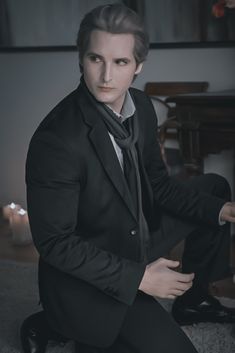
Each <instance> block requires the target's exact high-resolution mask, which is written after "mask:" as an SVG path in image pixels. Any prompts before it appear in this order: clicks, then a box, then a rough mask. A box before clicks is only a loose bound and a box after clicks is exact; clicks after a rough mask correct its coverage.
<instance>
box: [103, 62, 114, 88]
mask: <svg viewBox="0 0 235 353" xmlns="http://www.w3.org/2000/svg"><path fill="white" fill-rule="evenodd" d="M112 79H113V78H112V66H111V64H109V63H106V64H104V67H103V81H104V83H108V82H110V81H112Z"/></svg>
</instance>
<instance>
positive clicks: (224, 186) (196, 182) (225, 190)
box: [190, 173, 231, 201]
mask: <svg viewBox="0 0 235 353" xmlns="http://www.w3.org/2000/svg"><path fill="white" fill-rule="evenodd" d="M190 183H192V184H191V185H192V186H193V187H194V188H196V189H198V190H200V191H204V192H207V193H210V194H211V195H214V196H217V197H220V198H222V199H224V200H225V201H229V200H231V188H230V185H229V183H228V181H227V180H226V179H225V178H224V177H223V176H222V175H219V174H215V173H208V174H203V175H200V176H197V177H195V178H192V179H191V181H190Z"/></svg>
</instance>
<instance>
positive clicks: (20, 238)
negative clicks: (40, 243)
mask: <svg viewBox="0 0 235 353" xmlns="http://www.w3.org/2000/svg"><path fill="white" fill-rule="evenodd" d="M10 226H11V230H12V243H13V244H15V245H26V244H29V243H31V242H32V236H31V232H30V227H29V218H28V213H27V211H25V210H24V209H23V208H20V209H19V210H18V211H16V212H14V213H13V214H12V216H11V218H10Z"/></svg>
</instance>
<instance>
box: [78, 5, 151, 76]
mask: <svg viewBox="0 0 235 353" xmlns="http://www.w3.org/2000/svg"><path fill="white" fill-rule="evenodd" d="M94 30H101V31H105V32H109V33H112V34H133V36H134V38H135V45H134V53H133V54H134V57H135V60H136V63H137V64H140V63H142V62H143V61H144V60H145V59H146V57H147V54H148V49H149V38H148V34H147V32H146V30H145V28H144V24H143V21H142V20H141V18H140V17H139V16H138V15H137V13H136V12H134V11H133V10H131V9H130V8H128V7H127V6H125V5H123V4H118V3H116V4H110V5H103V6H98V7H96V8H94V9H93V10H91V11H90V12H88V13H87V14H86V15H85V17H84V18H83V20H82V22H81V24H80V28H79V31H78V36H77V47H78V52H79V60H80V69H81V70H82V67H81V66H82V59H83V57H84V54H85V52H86V50H87V48H88V45H89V41H90V35H91V32H92V31H94Z"/></svg>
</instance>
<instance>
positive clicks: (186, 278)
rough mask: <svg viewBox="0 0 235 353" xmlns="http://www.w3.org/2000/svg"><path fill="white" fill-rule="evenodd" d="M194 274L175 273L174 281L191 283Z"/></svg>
mask: <svg viewBox="0 0 235 353" xmlns="http://www.w3.org/2000/svg"><path fill="white" fill-rule="evenodd" d="M194 276H195V275H194V273H179V272H176V276H175V277H176V279H177V281H178V282H183V283H188V282H192V281H193V279H194Z"/></svg>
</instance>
